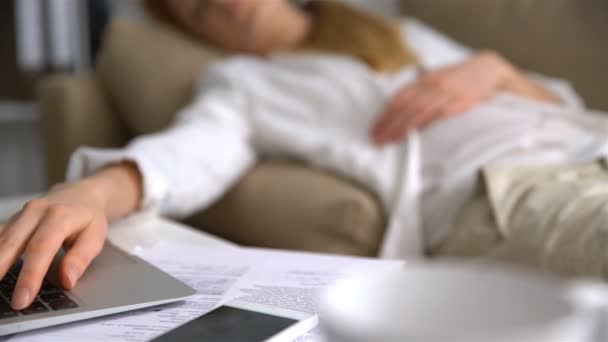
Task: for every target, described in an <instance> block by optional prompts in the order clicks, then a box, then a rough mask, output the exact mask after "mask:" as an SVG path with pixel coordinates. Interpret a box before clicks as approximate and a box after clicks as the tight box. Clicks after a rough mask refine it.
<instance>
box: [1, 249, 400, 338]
mask: <svg viewBox="0 0 608 342" xmlns="http://www.w3.org/2000/svg"><path fill="white" fill-rule="evenodd" d="M135 254H137V255H139V256H140V257H142V258H143V259H145V260H147V261H149V262H150V263H152V264H154V265H156V266H157V267H159V268H160V269H162V270H164V271H165V272H167V273H169V274H171V275H173V276H175V277H176V278H178V279H180V280H182V281H184V282H186V283H187V284H189V285H190V286H192V287H193V288H195V289H196V290H197V292H198V293H197V294H196V295H195V296H193V297H191V298H190V299H188V300H186V301H184V302H181V303H175V304H170V305H165V306H161V307H153V308H149V309H143V310H138V311H134V312H128V313H123V314H117V315H113V316H110V317H102V318H97V319H93V320H88V321H84V322H77V323H72V324H68V325H64V326H59V327H54V328H48V329H43V330H40V331H36V332H31V333H24V334H19V335H16V336H13V337H12V338H10V339H8V341H45V342H46V341H62V342H63V341H83V340H86V341H146V340H149V339H151V338H154V337H155V336H158V335H160V334H162V333H164V332H166V331H168V330H171V329H173V328H175V327H177V326H179V325H181V324H183V323H186V322H188V321H190V320H192V319H194V318H196V317H198V316H200V315H202V314H204V313H206V312H208V311H210V310H212V309H213V308H215V307H217V306H219V305H220V304H222V303H225V302H228V301H230V300H233V299H237V298H238V299H241V300H247V301H252V302H257V303H263V304H267V305H272V306H277V307H282V308H287V309H291V310H297V311H302V312H308V313H315V312H316V303H317V298H318V291H319V289H321V288H322V287H324V286H326V285H327V284H329V283H330V282H332V281H334V280H336V279H337V278H339V277H341V276H344V275H347V274H353V273H360V272H392V271H398V270H400V269H401V268H402V267H403V265H404V262H402V261H387V260H375V259H368V258H354V257H343V256H329V255H319V254H311V253H298V252H284V251H273V250H265V249H255V248H238V249H234V248H230V249H228V248H197V247H195V246H184V245H183V244H176V243H170V242H164V243H159V244H158V245H156V246H155V247H153V248H150V249H145V250H143V249H139V250H136V252H135ZM142 286H144V285H142ZM316 339H317V333H315V331H312V332H311V333H309V334H307V335H306V336H302V337H301V338H300V339H298V341H301V342H304V341H314V340H316Z"/></svg>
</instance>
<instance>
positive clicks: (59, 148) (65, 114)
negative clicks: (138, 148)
mask: <svg viewBox="0 0 608 342" xmlns="http://www.w3.org/2000/svg"><path fill="white" fill-rule="evenodd" d="M37 97H38V103H39V106H40V112H41V126H42V139H43V142H44V144H43V145H44V149H45V151H44V154H45V158H46V169H47V184H49V185H53V184H55V183H57V182H61V181H63V180H64V178H65V171H66V168H67V164H68V162H69V158H70V155H71V154H72V153H73V152H74V151H75V150H76V149H77V148H78V147H80V146H83V145H86V146H94V147H118V146H121V145H124V144H125V143H126V142H127V140H128V138H129V134H128V132H127V129H126V128H125V126H124V124H123V123H122V122H121V120H120V118H119V117H118V116H117V115H116V113H115V112H114V111H113V110H112V108H111V105H110V103H109V102H108V100H107V99H106V97H105V95H104V93H103V91H102V89H101V87H100V86H99V84H98V81H97V80H96V79H95V78H92V77H91V78H89V77H74V76H68V75H52V76H49V77H47V78H45V79H43V80H41V81H40V83H39V85H38V89H37Z"/></svg>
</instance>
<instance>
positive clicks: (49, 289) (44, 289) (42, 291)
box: [40, 279, 63, 294]
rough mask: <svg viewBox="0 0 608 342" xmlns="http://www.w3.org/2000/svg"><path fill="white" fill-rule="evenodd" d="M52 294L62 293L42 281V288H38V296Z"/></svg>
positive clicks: (45, 281) (59, 289)
mask: <svg viewBox="0 0 608 342" xmlns="http://www.w3.org/2000/svg"><path fill="white" fill-rule="evenodd" d="M53 292H63V290H62V289H61V288H59V287H57V286H55V285H53V284H52V283H51V282H49V281H48V280H46V279H45V280H44V281H43V282H42V287H41V288H40V294H46V293H53Z"/></svg>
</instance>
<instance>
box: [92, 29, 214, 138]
mask: <svg viewBox="0 0 608 342" xmlns="http://www.w3.org/2000/svg"><path fill="white" fill-rule="evenodd" d="M219 56H220V54H219V52H218V51H216V50H214V49H212V48H211V47H208V46H205V45H203V44H201V43H200V42H198V41H194V40H193V39H191V38H189V37H188V36H186V35H184V34H182V33H181V32H178V31H176V30H173V29H171V28H169V27H167V26H166V25H165V24H162V23H160V22H157V21H154V20H143V19H141V20H127V19H116V20H114V21H113V22H112V23H111V24H110V26H109V28H108V31H107V32H106V34H105V39H104V44H103V47H102V50H101V53H100V56H99V58H98V60H97V65H96V74H97V76H98V77H99V79H100V80H101V83H102V85H103V87H104V89H105V91H106V92H107V93H108V95H109V97H110V98H111V99H112V101H113V102H114V103H113V104H114V106H115V107H116V109H117V110H118V111H119V112H120V114H121V115H122V117H123V118H124V120H125V123H126V125H127V127H128V128H129V129H130V130H131V132H132V133H133V135H139V134H143V133H150V132H154V131H158V130H160V129H162V128H163V127H165V126H166V125H167V124H168V123H169V121H170V120H171V118H172V117H173V115H174V114H175V113H176V112H177V110H179V109H180V108H181V107H183V106H185V105H186V104H187V103H188V102H189V101H190V99H191V97H192V94H193V89H192V86H193V84H194V79H195V78H196V77H197V76H198V75H199V73H200V72H201V71H202V70H203V68H204V67H205V65H207V64H208V63H210V62H212V61H214V60H215V59H216V58H218V57H219Z"/></svg>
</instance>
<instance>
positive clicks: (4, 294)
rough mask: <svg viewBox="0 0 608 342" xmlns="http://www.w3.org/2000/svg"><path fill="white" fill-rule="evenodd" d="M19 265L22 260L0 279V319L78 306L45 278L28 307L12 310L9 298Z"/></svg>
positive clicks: (11, 294)
mask: <svg viewBox="0 0 608 342" xmlns="http://www.w3.org/2000/svg"><path fill="white" fill-rule="evenodd" d="M21 265H22V261H21V260H19V261H18V262H17V263H15V265H13V267H11V269H10V270H9V271H8V273H7V274H6V275H5V276H4V279H2V281H0V320H1V319H5V318H13V317H17V316H28V315H34V314H37V313H43V312H49V311H58V310H64V309H73V308H77V307H78V304H76V303H75V302H74V301H73V300H71V299H70V298H69V297H68V296H67V295H66V293H65V292H64V291H63V290H62V289H61V288H59V287H57V286H55V285H53V284H52V283H50V282H49V281H48V280H46V279H45V280H44V281H43V283H42V286H41V288H40V292H39V293H38V296H36V300H35V301H34V303H32V305H31V306H30V307H29V308H26V309H23V310H21V311H15V310H13V308H12V307H11V305H10V300H11V298H12V296H13V289H14V288H15V283H16V282H17V276H18V275H19V271H20V270H21Z"/></svg>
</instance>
